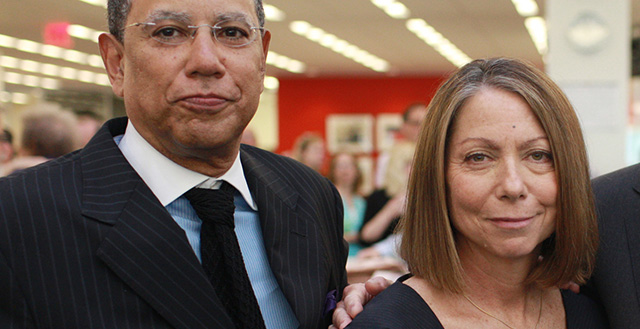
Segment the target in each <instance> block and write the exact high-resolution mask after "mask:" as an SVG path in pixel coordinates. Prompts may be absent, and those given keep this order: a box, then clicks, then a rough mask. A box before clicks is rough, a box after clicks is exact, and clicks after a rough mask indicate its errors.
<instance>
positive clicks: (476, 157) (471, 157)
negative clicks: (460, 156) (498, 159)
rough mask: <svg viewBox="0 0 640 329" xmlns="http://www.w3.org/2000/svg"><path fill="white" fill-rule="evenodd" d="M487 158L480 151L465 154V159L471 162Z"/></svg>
mask: <svg viewBox="0 0 640 329" xmlns="http://www.w3.org/2000/svg"><path fill="white" fill-rule="evenodd" d="M486 159H487V156H486V155H485V154H482V153H474V154H471V155H469V156H467V160H468V161H471V162H482V161H484V160H486Z"/></svg>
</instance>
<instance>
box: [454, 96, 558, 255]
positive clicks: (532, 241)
mask: <svg viewBox="0 0 640 329" xmlns="http://www.w3.org/2000/svg"><path fill="white" fill-rule="evenodd" d="M451 129H452V134H451V137H450V140H449V142H448V145H447V148H448V156H447V173H446V180H447V188H448V203H449V212H450V216H451V218H452V222H453V226H454V227H455V229H456V231H457V232H456V235H457V236H456V239H457V244H458V248H459V250H461V251H462V250H463V249H466V250H468V251H472V252H474V254H476V253H477V252H480V253H482V254H484V255H485V256H486V257H500V258H509V259H516V258H522V257H533V255H534V251H535V250H536V248H537V246H538V245H539V244H540V243H541V242H542V241H543V240H545V239H546V238H547V237H549V235H551V233H553V231H554V230H555V220H556V196H557V183H556V174H555V169H554V166H553V159H552V155H551V148H550V145H549V140H548V139H547V135H546V134H545V132H544V130H543V129H542V127H541V126H540V123H539V122H538V119H537V118H536V116H535V115H534V114H533V112H532V111H531V109H530V107H529V105H528V104H527V103H526V102H525V101H524V100H523V99H522V98H521V97H520V96H518V95H516V94H514V93H511V92H507V91H503V90H498V89H494V88H485V89H482V90H480V91H479V92H478V94H476V95H475V96H473V97H471V98H469V99H468V100H467V102H466V103H465V105H464V106H462V108H461V109H460V111H459V113H458V115H457V117H456V119H455V121H454V123H453V125H452V128H451Z"/></svg>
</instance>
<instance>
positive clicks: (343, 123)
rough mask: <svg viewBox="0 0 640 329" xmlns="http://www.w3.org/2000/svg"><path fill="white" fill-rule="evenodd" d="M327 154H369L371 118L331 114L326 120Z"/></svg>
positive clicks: (365, 115)
mask: <svg viewBox="0 0 640 329" xmlns="http://www.w3.org/2000/svg"><path fill="white" fill-rule="evenodd" d="M326 130H327V131H326V136H327V149H328V151H329V153H331V154H334V153H336V152H348V153H369V152H371V151H372V150H373V116H372V115H369V114H332V115H329V116H327V119H326Z"/></svg>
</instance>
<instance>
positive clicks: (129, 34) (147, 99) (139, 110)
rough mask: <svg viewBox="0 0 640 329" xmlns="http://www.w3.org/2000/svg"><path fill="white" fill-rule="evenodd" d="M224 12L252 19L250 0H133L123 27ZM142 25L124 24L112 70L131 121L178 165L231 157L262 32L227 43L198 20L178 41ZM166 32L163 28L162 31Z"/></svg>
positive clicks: (257, 81) (258, 83)
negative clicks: (243, 43)
mask: <svg viewBox="0 0 640 329" xmlns="http://www.w3.org/2000/svg"><path fill="white" fill-rule="evenodd" d="M229 18H233V19H234V20H240V21H244V22H245V23H247V24H248V25H249V26H259V23H258V18H257V15H256V12H255V6H254V3H253V1H252V0H134V1H133V2H132V6H131V11H130V13H129V16H128V17H127V22H126V24H125V26H129V25H131V24H134V23H146V22H155V23H156V26H159V25H164V24H174V23H179V24H181V25H183V26H186V25H195V26H198V25H203V24H208V25H212V26H213V25H215V24H216V23H218V22H220V21H222V20H226V19H229ZM148 28H149V27H148V26H147V27H145V26H129V27H127V28H126V29H125V32H124V43H123V44H124V46H119V47H117V48H118V49H120V51H119V52H120V53H121V59H120V60H119V62H118V63H119V70H118V72H117V73H116V74H115V76H112V84H113V89H114V92H115V93H116V94H118V95H119V96H121V97H123V98H124V101H125V107H126V110H127V115H128V116H129V118H130V119H131V122H132V123H133V125H134V126H135V127H136V129H137V130H138V131H139V132H140V134H141V135H142V136H143V137H144V138H145V139H146V140H147V141H148V142H149V143H150V144H151V145H152V146H153V147H155V148H156V149H157V150H158V151H160V152H161V153H162V154H164V155H165V156H167V157H168V158H170V159H172V160H173V161H175V162H177V163H179V164H182V165H185V163H192V162H193V161H196V162H199V161H207V160H210V159H211V158H212V156H213V157H214V158H215V157H219V156H220V155H225V156H235V154H236V153H237V150H238V147H239V140H240V136H241V134H242V131H243V130H244V128H245V127H246V125H247V124H248V123H249V121H250V120H251V118H252V117H253V115H254V113H255V111H256V109H257V106H258V101H259V98H260V93H261V92H262V90H263V79H264V72H265V58H266V54H267V51H268V46H269V40H270V34H269V32H266V33H265V35H264V37H262V36H261V35H260V31H259V30H258V31H257V33H258V36H257V37H256V39H255V40H254V41H253V42H251V43H250V44H248V45H246V46H242V47H237V48H232V47H228V46H225V45H223V44H221V43H220V42H219V41H218V40H216V39H215V38H214V37H213V36H212V34H211V29H210V28H209V27H206V26H204V27H200V28H199V29H197V33H196V34H195V37H194V39H188V40H187V41H186V42H185V43H182V44H179V45H168V44H163V43H160V42H158V41H156V40H154V39H152V38H151V37H150V35H149V34H150V33H149V32H148V31H151V30H153V28H152V29H148ZM171 33H173V32H172V30H171V29H169V30H165V31H164V32H163V36H165V35H171ZM101 41H102V39H101ZM101 47H102V46H101ZM103 57H105V55H104V50H103ZM105 61H108V58H105ZM187 167H189V166H187Z"/></svg>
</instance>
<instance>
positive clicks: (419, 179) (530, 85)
mask: <svg viewBox="0 0 640 329" xmlns="http://www.w3.org/2000/svg"><path fill="white" fill-rule="evenodd" d="M483 88H495V89H499V90H504V91H508V92H512V93H515V94H517V95H519V96H520V97H522V98H523V99H524V100H525V101H526V103H527V104H528V105H529V107H530V108H531V110H532V112H533V113H534V114H535V116H536V117H537V118H538V120H539V121H540V124H541V126H542V128H543V129H544V131H545V133H546V135H547V138H548V140H549V144H550V146H551V152H552V156H553V161H554V168H555V172H556V180H557V185H558V192H557V193H558V195H557V198H556V200H557V201H556V202H557V213H556V227H555V233H554V234H553V235H552V236H551V237H550V238H548V239H547V240H545V241H544V242H543V244H542V250H541V256H542V257H543V258H542V260H541V261H540V262H538V263H537V264H536V266H535V267H534V268H533V269H532V270H531V272H530V273H529V275H528V277H527V279H526V282H527V283H536V284H539V285H541V286H543V287H551V286H556V285H558V284H561V283H567V282H569V281H573V282H575V283H578V284H582V283H584V282H585V281H586V280H587V279H588V278H589V276H590V275H591V273H592V271H593V267H594V262H595V253H596V249H597V244H598V233H597V222H596V214H595V207H594V200H593V194H592V191H591V183H590V180H589V167H588V160H587V154H586V150H585V144H584V140H583V137H582V132H581V130H580V123H579V121H578V118H577V116H576V114H575V111H574V109H573V107H572V106H571V104H570V103H569V101H568V100H567V98H566V96H565V95H564V94H563V93H562V91H561V90H560V88H559V87H558V86H557V85H556V84H555V83H554V82H553V81H551V79H549V78H548V77H547V76H546V75H545V74H544V73H542V72H541V71H540V70H538V69H536V68H535V67H533V66H531V65H529V64H526V63H524V62H522V61H519V60H515V59H507V58H495V59H486V60H475V61H473V62H471V63H469V64H467V65H465V66H464V67H462V68H460V69H459V70H458V71H456V72H455V73H454V74H453V75H452V76H451V77H449V79H447V80H446V81H445V82H444V83H443V84H442V85H441V86H440V88H439V89H438V92H437V93H436V95H435V96H434V98H433V100H432V101H431V103H430V105H429V108H428V111H427V117H426V119H425V122H424V123H423V127H422V131H421V133H420V137H419V139H418V145H417V150H416V156H415V159H414V164H413V169H412V173H411V176H410V179H409V187H408V200H407V209H406V212H405V216H404V217H403V219H402V220H401V222H400V231H401V232H402V233H403V238H402V244H401V247H400V253H401V255H402V257H403V258H404V259H405V260H406V261H407V263H408V265H409V267H410V270H411V271H412V272H413V273H414V275H416V276H417V277H421V278H424V279H426V280H427V281H428V282H430V283H431V284H432V285H434V286H435V287H438V288H442V289H444V290H447V291H451V292H457V293H460V292H462V289H463V287H464V277H463V268H462V265H461V262H460V258H459V256H458V252H457V249H456V242H455V239H454V228H453V226H452V224H451V219H450V216H449V209H448V205H447V194H448V191H447V184H446V159H447V145H448V139H449V136H450V134H451V131H450V130H451V126H452V124H453V122H454V121H455V118H456V114H457V112H458V111H459V110H460V108H461V107H462V106H463V105H464V103H465V102H466V101H467V100H468V99H469V98H471V97H473V96H474V95H476V94H477V93H478V91H479V90H481V89H483Z"/></svg>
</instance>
